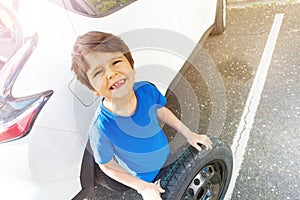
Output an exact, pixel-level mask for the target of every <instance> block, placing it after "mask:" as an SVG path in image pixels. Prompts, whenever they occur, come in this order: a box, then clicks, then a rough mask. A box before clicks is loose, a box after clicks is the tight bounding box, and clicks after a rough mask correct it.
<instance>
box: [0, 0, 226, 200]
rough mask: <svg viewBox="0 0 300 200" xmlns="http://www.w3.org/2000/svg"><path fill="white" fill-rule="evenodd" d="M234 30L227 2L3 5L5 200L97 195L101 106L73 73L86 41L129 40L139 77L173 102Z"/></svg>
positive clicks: (1, 176) (0, 96)
mask: <svg viewBox="0 0 300 200" xmlns="http://www.w3.org/2000/svg"><path fill="white" fill-rule="evenodd" d="M225 22H226V0H203V1H198V0H188V1H183V0H175V1H174V0H164V1H158V0H154V1H153V0H151V1H150V0H139V1H136V0H39V1H36V0H26V1H18V0H2V1H1V2H0V161H1V165H0V188H1V192H0V199H24V200H25V199H30V200H40V199H44V200H47V199H51V200H53V199H56V200H60V199H62V200H65V199H83V198H85V197H86V196H88V195H89V194H90V192H92V191H93V188H94V183H95V176H96V174H97V173H94V171H95V170H96V172H97V169H96V168H95V163H94V161H93V158H92V156H91V153H90V151H89V150H88V147H87V144H88V135H87V132H88V129H89V125H90V123H91V120H92V118H93V116H94V112H95V110H96V108H97V105H98V103H99V98H97V97H96V96H94V95H93V94H92V93H91V92H90V91H88V89H87V88H85V87H84V86H82V85H81V84H80V83H79V82H78V81H77V80H76V79H75V78H74V74H73V72H72V71H71V70H70V67H71V52H72V46H73V44H74V42H75V40H76V38H77V37H78V36H79V35H82V34H84V33H86V32H88V31H90V30H99V31H104V32H110V33H114V34H116V35H119V36H120V37H121V38H122V39H123V40H124V41H125V42H126V43H127V44H128V45H129V47H130V49H131V50H132V54H133V57H134V59H135V61H136V62H135V63H136V65H135V66H136V70H137V79H138V80H148V81H151V82H153V83H155V84H156V85H157V87H158V88H159V90H160V91H161V92H162V93H164V94H166V93H167V92H168V90H169V89H170V88H171V87H172V84H174V80H176V78H178V77H180V74H181V73H183V71H184V67H183V66H184V64H185V62H186V61H187V59H188V58H189V57H190V56H191V55H192V52H193V51H194V49H195V48H196V47H197V45H198V44H199V43H200V44H201V43H203V41H205V39H206V38H207V37H208V35H209V34H212V33H213V34H221V33H223V31H224V29H225ZM149 65H151V66H152V67H151V68H149Z"/></svg>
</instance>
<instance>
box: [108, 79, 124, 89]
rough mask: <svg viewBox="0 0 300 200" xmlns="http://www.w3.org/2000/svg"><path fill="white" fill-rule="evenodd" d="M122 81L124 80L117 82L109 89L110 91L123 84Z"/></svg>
mask: <svg viewBox="0 0 300 200" xmlns="http://www.w3.org/2000/svg"><path fill="white" fill-rule="evenodd" d="M124 81H125V80H121V81H119V82H117V83H116V84H114V85H112V86H111V88H112V89H115V88H117V87H118V86H119V85H120V84H121V83H124Z"/></svg>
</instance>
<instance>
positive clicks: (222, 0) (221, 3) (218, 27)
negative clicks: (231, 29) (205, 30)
mask: <svg viewBox="0 0 300 200" xmlns="http://www.w3.org/2000/svg"><path fill="white" fill-rule="evenodd" d="M225 24H226V0H218V1H217V10H216V18H215V24H214V27H213V29H212V31H211V34H213V35H220V34H222V33H223V32H224V31H225Z"/></svg>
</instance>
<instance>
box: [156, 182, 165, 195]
mask: <svg viewBox="0 0 300 200" xmlns="http://www.w3.org/2000/svg"><path fill="white" fill-rule="evenodd" d="M154 184H155V185H157V189H158V191H159V192H160V193H164V192H165V190H164V189H162V188H161V186H160V179H158V180H157V181H155V183H154Z"/></svg>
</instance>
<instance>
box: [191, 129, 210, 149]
mask: <svg viewBox="0 0 300 200" xmlns="http://www.w3.org/2000/svg"><path fill="white" fill-rule="evenodd" d="M187 141H188V143H190V145H192V146H193V147H194V148H195V149H197V150H198V151H201V147H200V145H199V144H202V145H204V146H205V147H206V150H210V149H212V141H211V140H210V139H209V137H207V136H206V135H200V134H197V133H191V134H189V136H188V138H187Z"/></svg>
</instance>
